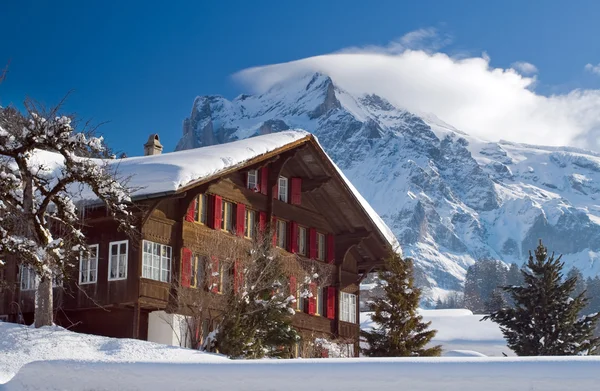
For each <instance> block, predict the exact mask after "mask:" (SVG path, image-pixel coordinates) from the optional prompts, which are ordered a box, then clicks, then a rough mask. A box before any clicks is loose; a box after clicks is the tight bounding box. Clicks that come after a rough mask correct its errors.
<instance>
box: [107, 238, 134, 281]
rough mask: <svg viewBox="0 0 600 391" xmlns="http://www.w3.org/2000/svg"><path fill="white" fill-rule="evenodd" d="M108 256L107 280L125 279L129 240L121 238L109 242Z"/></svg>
mask: <svg viewBox="0 0 600 391" xmlns="http://www.w3.org/2000/svg"><path fill="white" fill-rule="evenodd" d="M108 246H109V249H110V251H109V257H108V280H109V281H114V280H125V279H126V278H127V252H128V247H129V242H128V241H127V240H123V241H120V242H110V243H109V245H108Z"/></svg>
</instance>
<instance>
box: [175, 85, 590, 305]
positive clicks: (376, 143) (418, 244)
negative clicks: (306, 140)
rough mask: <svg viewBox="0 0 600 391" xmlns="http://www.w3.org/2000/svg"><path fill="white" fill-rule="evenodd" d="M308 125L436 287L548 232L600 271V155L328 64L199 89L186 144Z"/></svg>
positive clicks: (553, 245)
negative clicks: (437, 107)
mask: <svg viewBox="0 0 600 391" xmlns="http://www.w3.org/2000/svg"><path fill="white" fill-rule="evenodd" d="M289 128H302V129H306V130H308V131H310V132H312V133H314V134H315V135H316V136H317V137H318V139H319V141H320V143H321V144H322V146H323V147H324V149H325V150H326V151H327V153H329V155H330V156H331V157H332V159H333V160H334V161H335V162H336V163H337V164H338V165H339V166H340V168H341V169H342V170H343V171H344V173H345V174H346V175H347V176H348V178H349V179H350V180H351V181H352V182H353V183H354V185H355V186H356V187H357V188H358V190H359V191H360V192H361V193H362V194H363V195H364V196H365V198H366V199H367V200H368V201H369V202H370V203H371V205H372V206H373V207H374V208H375V210H376V211H377V212H378V213H379V214H380V215H381V216H382V217H383V219H384V220H385V221H386V222H387V224H388V225H389V226H390V227H391V228H392V230H393V231H394V233H395V234H396V236H397V237H398V239H399V240H400V243H401V245H402V247H403V250H404V253H405V255H408V256H411V257H413V258H414V259H415V262H416V265H417V266H418V267H419V268H420V269H421V270H423V271H424V272H425V274H426V276H427V280H428V281H429V283H430V284H431V285H432V287H433V288H432V290H431V291H429V292H430V293H429V294H430V296H431V297H435V296H437V294H439V293H441V292H443V290H444V289H446V290H448V289H450V290H453V289H460V286H461V284H462V281H463V280H464V276H465V272H466V268H468V266H469V265H471V264H472V263H473V262H476V261H477V260H479V259H483V258H493V259H500V260H503V261H505V262H517V263H519V264H521V263H523V261H524V260H525V258H526V256H527V253H528V250H530V249H533V248H534V247H535V246H536V244H537V240H538V239H539V238H543V239H544V241H545V243H546V244H547V245H548V246H549V248H550V249H551V250H554V251H556V252H557V253H564V257H563V260H564V261H565V262H566V264H567V267H571V266H577V267H578V268H580V269H581V270H582V272H583V273H584V275H596V274H598V272H599V271H600V261H598V259H599V258H600V155H597V154H595V153H592V152H589V151H582V150H577V149H573V148H549V147H538V146H531V145H521V144H515V143H508V142H497V143H496V142H485V141H482V140H479V139H476V138H474V137H470V136H468V135H467V134H465V133H463V132H461V131H459V130H457V129H455V128H453V127H452V126H450V125H448V124H445V123H444V122H442V121H441V120H439V119H437V118H436V117H435V116H433V115H416V114H413V113H410V112H407V111H406V110H403V109H401V108H398V107H394V106H393V105H392V104H390V103H389V102H387V101H386V100H385V99H382V98H381V97H379V96H377V95H363V96H353V95H351V94H349V93H347V92H346V91H344V89H342V88H340V87H339V86H336V85H335V84H334V83H333V81H332V80H331V79H330V78H329V77H327V76H326V75H322V74H314V75H307V76H305V77H300V78H294V79H290V80H287V81H285V82H283V83H281V84H279V85H276V86H274V87H272V88H271V89H270V90H269V91H268V92H266V93H264V94H262V95H258V96H250V95H241V96H239V97H237V98H236V99H234V100H232V101H229V100H227V99H224V98H222V97H219V96H204V97H198V98H196V100H195V101H194V104H193V107H192V112H191V115H190V117H189V118H188V119H186V120H185V122H184V125H183V137H182V138H181V140H180V141H179V144H178V145H177V149H178V150H179V149H188V148H196V147H200V146H206V145H212V144H217V143H224V142H228V141H232V140H237V139H243V138H247V137H252V136H255V135H259V134H265V133H271V132H278V131H281V130H285V129H289Z"/></svg>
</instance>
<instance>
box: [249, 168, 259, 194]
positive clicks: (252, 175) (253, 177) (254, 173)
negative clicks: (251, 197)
mask: <svg viewBox="0 0 600 391" xmlns="http://www.w3.org/2000/svg"><path fill="white" fill-rule="evenodd" d="M246 186H247V187H248V189H250V190H254V191H258V170H250V171H248V180H247V181H246Z"/></svg>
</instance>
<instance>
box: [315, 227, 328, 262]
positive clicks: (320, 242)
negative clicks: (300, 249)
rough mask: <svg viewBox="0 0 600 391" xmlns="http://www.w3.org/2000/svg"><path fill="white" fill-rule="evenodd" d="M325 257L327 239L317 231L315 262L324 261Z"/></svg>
mask: <svg viewBox="0 0 600 391" xmlns="http://www.w3.org/2000/svg"><path fill="white" fill-rule="evenodd" d="M326 256H327V238H326V236H325V234H324V233H322V232H318V231H317V260H319V261H324V260H325V257H326Z"/></svg>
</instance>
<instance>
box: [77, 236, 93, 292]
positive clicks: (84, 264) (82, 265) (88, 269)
mask: <svg viewBox="0 0 600 391" xmlns="http://www.w3.org/2000/svg"><path fill="white" fill-rule="evenodd" d="M88 250H89V254H88V255H84V254H81V256H80V257H79V283H80V284H95V283H96V281H98V245H97V244H93V245H91V246H89V249H88Z"/></svg>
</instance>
